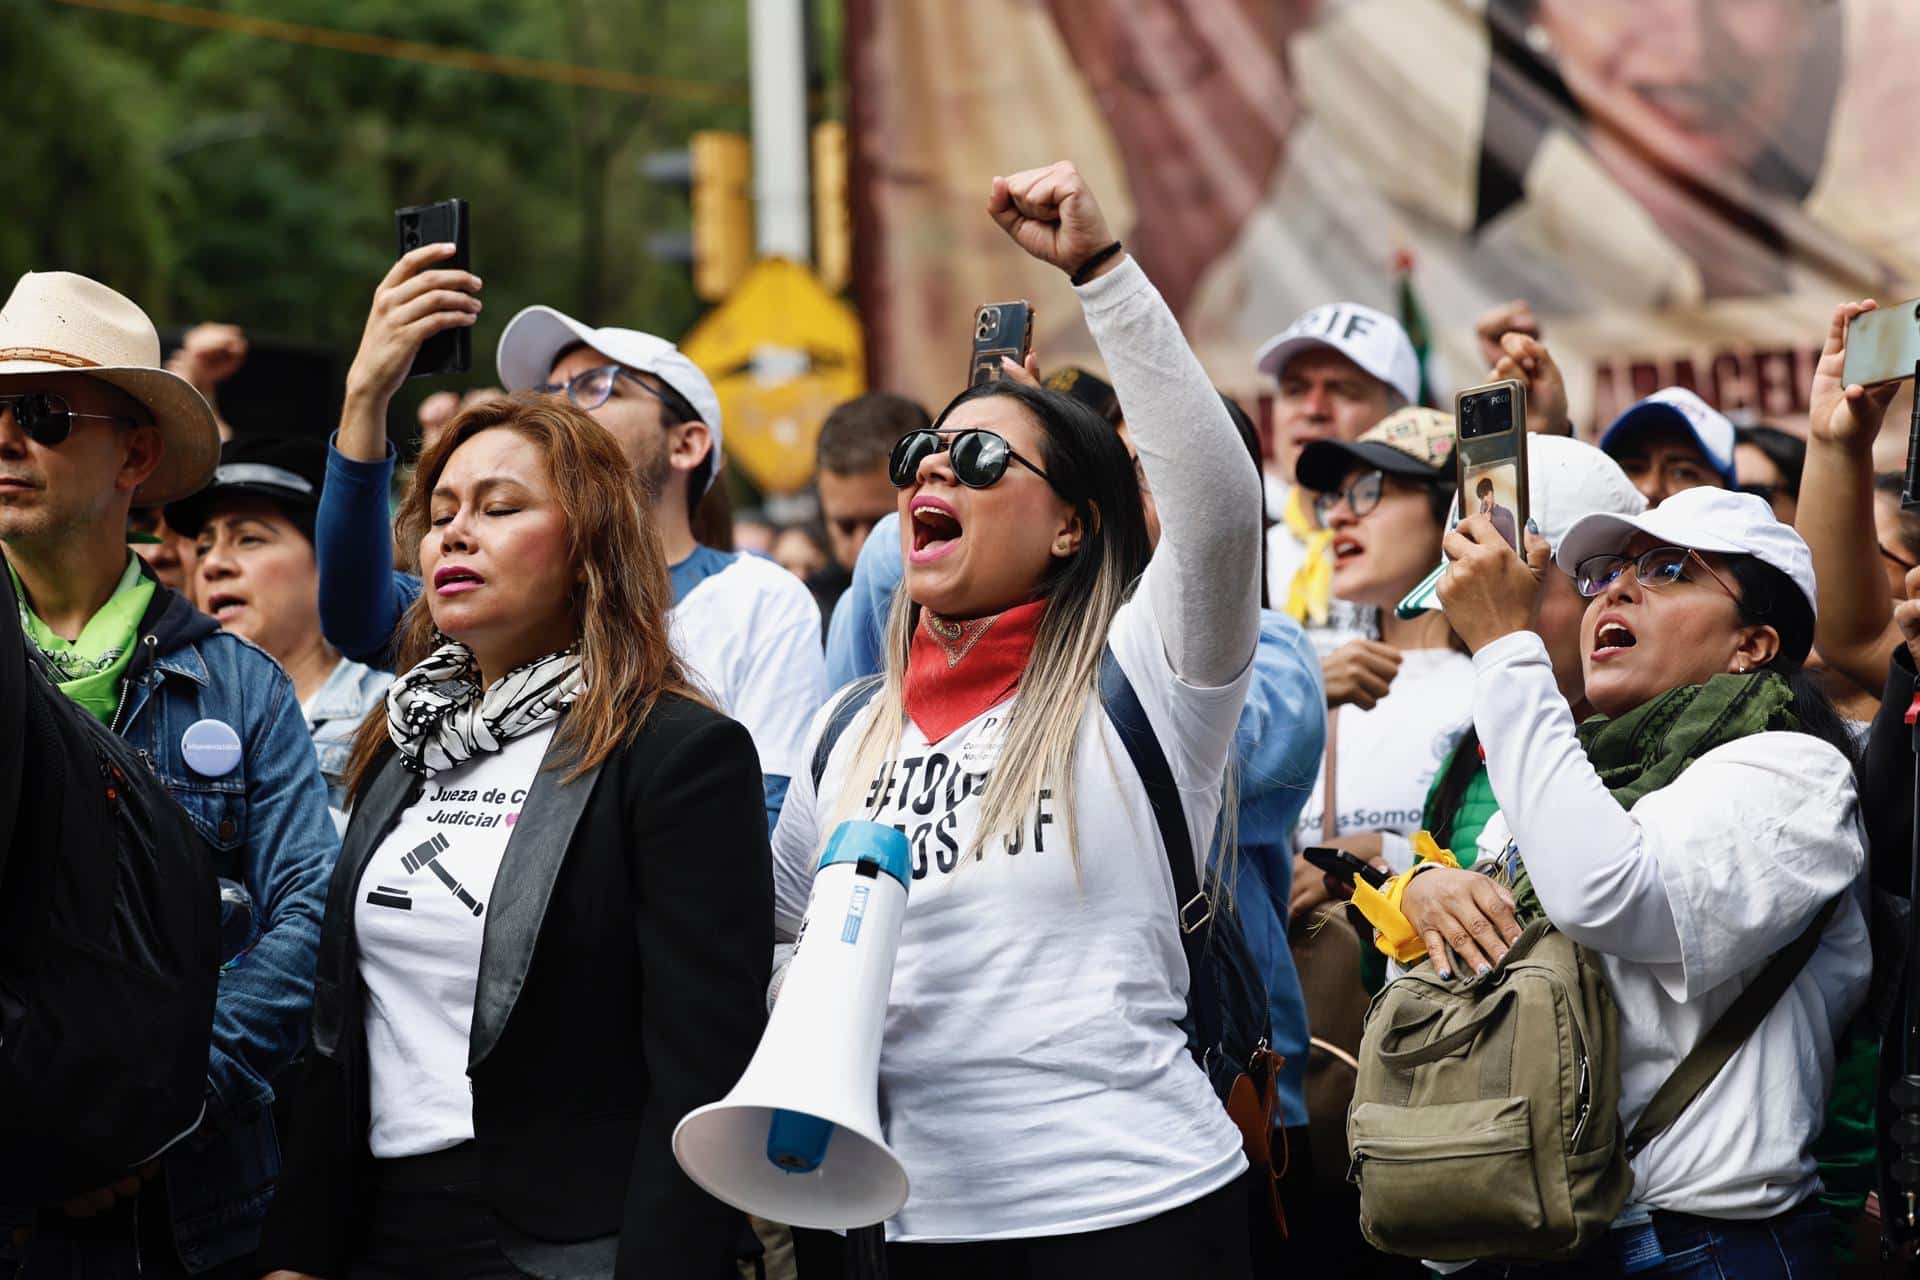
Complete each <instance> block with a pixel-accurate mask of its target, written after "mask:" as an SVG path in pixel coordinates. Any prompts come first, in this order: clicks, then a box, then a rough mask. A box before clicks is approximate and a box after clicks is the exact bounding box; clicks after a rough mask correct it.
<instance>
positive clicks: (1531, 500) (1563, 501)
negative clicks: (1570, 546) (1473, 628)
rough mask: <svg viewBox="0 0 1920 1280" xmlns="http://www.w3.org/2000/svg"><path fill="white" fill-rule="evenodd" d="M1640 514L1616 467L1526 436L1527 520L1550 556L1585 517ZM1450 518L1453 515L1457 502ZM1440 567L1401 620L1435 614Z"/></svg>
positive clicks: (1594, 455) (1573, 445)
mask: <svg viewBox="0 0 1920 1280" xmlns="http://www.w3.org/2000/svg"><path fill="white" fill-rule="evenodd" d="M1646 509H1647V500H1646V497H1645V496H1644V495H1643V494H1641V492H1640V491H1639V490H1638V489H1636V488H1634V487H1633V481H1631V480H1629V479H1627V473H1626V472H1624V471H1622V470H1621V469H1620V464H1619V463H1617V462H1615V461H1614V460H1613V459H1612V458H1609V457H1608V456H1607V455H1606V454H1604V453H1602V452H1600V451H1599V450H1598V449H1596V448H1594V447H1593V446H1592V445H1590V444H1586V443H1584V442H1582V441H1579V440H1575V439H1572V438H1571V437H1568V436H1545V435H1529V436H1528V437H1527V519H1528V520H1530V521H1531V522H1532V523H1533V526H1534V528H1535V529H1536V530H1538V532H1539V534H1540V536H1541V537H1543V538H1545V539H1546V540H1547V545H1548V546H1549V547H1551V548H1553V549H1554V550H1555V551H1558V550H1559V549H1560V546H1561V544H1562V543H1563V542H1565V541H1566V538H1567V534H1568V533H1569V532H1570V531H1571V530H1572V529H1573V527H1574V525H1576V524H1577V523H1579V522H1580V521H1581V520H1583V519H1585V518H1586V517H1588V516H1592V515H1620V516H1637V515H1639V514H1640V513H1641V512H1643V511H1645V510H1646ZM1454 513H1455V515H1456V516H1457V515H1458V513H1459V501H1458V499H1456V500H1455V504H1454ZM1446 568H1447V562H1446V560H1445V558H1444V557H1443V558H1442V559H1441V562H1440V567H1439V568H1438V569H1435V570H1434V571H1433V572H1432V573H1431V574H1429V575H1428V576H1427V578H1426V579H1425V580H1424V581H1422V582H1421V584H1420V585H1419V586H1417V587H1415V588H1414V589H1413V590H1412V591H1410V592H1408V593H1407V597H1406V599H1404V600H1402V601H1401V602H1400V604H1399V606H1398V612H1399V613H1400V614H1401V615H1402V616H1403V617H1404V616H1411V615H1412V614H1414V613H1418V612H1421V611H1423V610H1428V609H1434V610H1438V609H1440V594H1439V586H1440V579H1441V578H1443V577H1445V576H1446Z"/></svg>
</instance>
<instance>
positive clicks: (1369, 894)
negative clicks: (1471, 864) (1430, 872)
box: [1353, 831, 1460, 964]
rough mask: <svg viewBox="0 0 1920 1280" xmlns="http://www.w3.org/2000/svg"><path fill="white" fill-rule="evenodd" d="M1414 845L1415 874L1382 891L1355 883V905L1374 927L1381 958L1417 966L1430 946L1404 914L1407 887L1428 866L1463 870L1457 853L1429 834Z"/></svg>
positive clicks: (1391, 882) (1419, 836) (1421, 833)
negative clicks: (1402, 901) (1401, 905)
mask: <svg viewBox="0 0 1920 1280" xmlns="http://www.w3.org/2000/svg"><path fill="white" fill-rule="evenodd" d="M1412 844H1413V856H1414V865H1413V868H1412V869H1411V870H1409V871H1405V872H1402V873H1401V874H1400V875H1397V876H1395V877H1394V878H1393V879H1391V880H1389V881H1387V883H1386V887H1384V888H1381V889H1376V888H1374V887H1373V886H1372V885H1370V884H1367V883H1366V882H1365V881H1362V880H1356V881H1354V885H1353V905H1354V906H1355V907H1357V908H1359V910H1360V914H1361V915H1363V916H1365V917H1366V918H1367V923H1369V924H1371V925H1372V926H1373V945H1374V946H1376V947H1378V948H1379V949H1380V952H1381V954H1383V955H1385V956H1387V957H1389V958H1390V959H1393V960H1398V961H1399V962H1400V963H1401V964H1417V963H1418V962H1419V961H1420V960H1422V959H1424V958H1425V957H1426V954H1427V944H1426V943H1425V942H1423V941H1422V940H1421V938H1420V935H1419V933H1418V932H1417V931H1415V929H1414V927H1413V925H1412V923H1411V922H1409V921H1408V919H1407V917H1406V916H1405V915H1404V914H1403V913H1402V912H1401V910H1400V900H1401V899H1402V898H1403V897H1405V896H1406V892H1407V886H1408V885H1409V884H1411V883H1413V877H1414V876H1415V875H1417V874H1418V873H1419V872H1420V871H1422V870H1423V869H1424V868H1426V867H1428V866H1439V867H1452V868H1453V869H1455V870H1458V869H1459V867H1460V862H1459V860H1458V859H1456V858H1455V857H1454V856H1453V851H1452V850H1451V849H1442V848H1441V847H1440V845H1439V843H1438V842H1437V841H1436V840H1434V838H1433V836H1432V835H1431V834H1429V833H1428V832H1425V831H1416V832H1415V833H1414V835H1413V841H1412Z"/></svg>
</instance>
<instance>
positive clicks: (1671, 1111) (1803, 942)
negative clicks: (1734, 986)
mask: <svg viewBox="0 0 1920 1280" xmlns="http://www.w3.org/2000/svg"><path fill="white" fill-rule="evenodd" d="M1839 906H1840V899H1839V898H1835V899H1833V900H1832V901H1831V902H1829V903H1827V905H1825V906H1824V907H1821V908H1820V910H1819V912H1818V913H1817V914H1816V915H1815V916H1814V917H1813V923H1811V924H1809V925H1808V926H1807V927H1806V930H1805V932H1803V933H1802V934H1801V935H1800V936H1799V937H1798V938H1796V939H1794V941H1793V944H1792V945H1791V946H1789V947H1788V948H1787V949H1786V950H1785V951H1781V952H1777V953H1776V954H1775V955H1774V957H1773V959H1771V960H1769V961H1767V967H1766V968H1764V969H1762V970H1761V971H1760V973H1759V975H1758V976H1757V977H1755V978H1754V980H1753V981H1752V982H1750V983H1748V984H1747V988H1746V990H1744V991H1742V992H1741V993H1740V994H1739V995H1738V996H1736V997H1734V1001H1733V1003H1732V1004H1730V1005H1728V1006H1727V1011H1726V1012H1725V1013H1723V1014H1721V1015H1720V1018H1719V1020H1718V1021H1717V1022H1715V1023H1714V1024H1713V1025H1712V1026H1711V1027H1709V1028H1707V1034H1706V1035H1704V1036H1702V1037H1700V1043H1698V1044H1696V1045H1694V1046H1693V1050H1692V1052H1690V1053H1688V1054H1687V1056H1686V1057H1684V1058H1682V1059H1681V1060H1680V1065H1679V1066H1677V1067H1675V1068H1674V1069H1673V1074H1672V1075H1670V1076H1668V1077H1667V1078H1666V1081H1665V1083H1663V1084H1662V1085H1661V1086H1660V1087H1659V1088H1658V1089H1656V1090H1655V1091H1654V1094H1653V1098H1652V1100H1651V1101H1649V1102H1648V1103H1647V1108H1646V1110H1645V1111H1642V1112H1641V1113H1640V1119H1639V1121H1638V1122H1637V1123H1636V1124H1635V1125H1634V1126H1633V1132H1632V1133H1630V1134H1628V1135H1627V1155H1628V1156H1629V1157H1632V1156H1637V1155H1639V1154H1640V1153H1641V1152H1642V1151H1644V1150H1646V1147H1647V1144H1648V1143H1650V1142H1652V1141H1653V1140H1654V1139H1655V1138H1657V1137H1659V1136H1660V1135H1661V1134H1663V1133H1665V1132H1666V1131H1667V1128H1668V1126H1669V1125H1671V1124H1672V1123H1673V1122H1674V1121H1675V1120H1678V1119H1679V1118H1680V1113H1681V1112H1683V1111H1685V1110H1686V1109H1687V1108H1688V1107H1689V1106H1691V1105H1692V1103H1693V1100H1694V1099H1695V1098H1697V1097H1699V1096H1700V1095H1701V1093H1703V1092H1704V1091H1705V1090H1706V1087H1707V1086H1708V1085H1710V1084H1712V1083H1713V1080H1714V1077H1715V1076H1717V1075H1719V1074H1720V1069H1721V1068H1722V1067H1724V1066H1726V1065H1727V1060H1728V1059H1729V1058H1731V1057H1733V1055H1734V1054H1735V1053H1736V1052H1737V1051H1738V1050H1739V1048H1740V1046H1741V1045H1743V1044H1745V1043H1746V1042H1747V1037H1749V1036H1751V1035H1752V1034H1753V1033H1754V1032H1755V1031H1758V1030H1759V1029H1760V1024H1761V1023H1762V1022H1764V1021H1766V1017H1767V1014H1768V1013H1770V1012H1772V1010H1773V1006H1774V1005H1776V1004H1778V1003H1780V997H1781V996H1783V995H1785V994H1786V991H1787V988H1788V987H1790V986H1792V985H1793V980H1794V979H1795V978H1798V977H1799V976H1800V971H1801V970H1802V969H1804V968H1806V966H1807V961H1808V960H1811V959H1812V958H1813V953H1814V952H1815V951H1817V950H1818V949H1819V947H1820V936H1821V935H1822V934H1823V933H1825V932H1826V929H1827V924H1828V923H1829V922H1830V921H1831V920H1832V919H1833V913H1834V912H1835V911H1836V910H1837V909H1838V908H1839Z"/></svg>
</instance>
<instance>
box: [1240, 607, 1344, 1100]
mask: <svg viewBox="0 0 1920 1280" xmlns="http://www.w3.org/2000/svg"><path fill="white" fill-rule="evenodd" d="M1326 742H1327V710H1326V691H1325V686H1324V685H1323V684H1322V682H1321V677H1320V661H1319V659H1318V657H1317V656H1316V655H1315V654H1314V651H1313V646H1312V644H1311V643H1310V642H1309V641H1308V640H1307V636H1306V632H1305V631H1304V630H1302V629H1301V627H1300V624H1298V623H1297V622H1295V621H1294V620H1293V619H1292V618H1289V617H1287V616H1286V615H1284V614H1280V613H1276V612H1274V611H1272V610H1262V612H1261V615H1260V642H1259V645H1258V647H1257V648H1256V649H1255V650H1254V655H1253V681H1252V683H1251V684H1250V685H1249V686H1248V689H1247V702H1246V706H1245V707H1244V708H1243V709H1242V711H1241V713H1240V723H1239V725H1238V726H1237V728H1236V730H1235V732H1234V747H1235V751H1236V754H1237V758H1238V766H1237V767H1238V769H1239V774H1240V779H1239V781H1240V809H1239V821H1240V845H1239V862H1238V864H1237V872H1238V874H1237V875H1236V877H1235V880H1234V898H1235V902H1236V904H1237V905H1238V907H1239V909H1240V922H1241V927H1242V928H1243V929H1244V930H1245V931H1246V936H1247V946H1248V947H1249V949H1251V950H1252V952H1253V954H1254V960H1255V962H1256V963H1257V964H1258V965H1259V966H1260V969H1261V972H1262V974H1263V975H1264V976H1265V978H1266V982H1267V1013H1268V1017H1269V1018H1270V1019H1271V1021H1272V1024H1273V1047H1274V1048H1275V1050H1277V1051H1278V1052H1279V1053H1280V1054H1281V1055H1282V1056H1283V1057H1285V1058H1286V1065H1285V1066H1284V1067H1283V1068H1282V1069H1281V1072H1280V1082H1279V1095H1280V1118H1279V1121H1278V1122H1279V1123H1280V1124H1282V1125H1285V1126H1294V1125H1301V1124H1305V1123H1306V1122H1307V1110H1306V1098H1305V1080H1306V1061H1307V1034H1308V1030H1307V1007H1306V1000H1305V998H1304V997H1303V996H1302V994H1301V991H1300V977H1299V974H1298V973H1297V972H1296V971H1295V969H1294V967H1293V952H1292V949H1291V948H1290V947H1289V945H1288V942H1287V908H1288V902H1289V899H1290V898H1291V896H1292V893H1293V853H1294V850H1293V827H1294V824H1295V823H1296V822H1298V821H1299V820H1300V811H1301V809H1303V808H1304V807H1305V806H1306V802H1307V797H1308V795H1309V794H1311V793H1312V791H1313V783H1314V776H1315V775H1316V774H1317V773H1318V772H1319V771H1320V761H1321V755H1322V753H1323V752H1324V751H1325V749H1326Z"/></svg>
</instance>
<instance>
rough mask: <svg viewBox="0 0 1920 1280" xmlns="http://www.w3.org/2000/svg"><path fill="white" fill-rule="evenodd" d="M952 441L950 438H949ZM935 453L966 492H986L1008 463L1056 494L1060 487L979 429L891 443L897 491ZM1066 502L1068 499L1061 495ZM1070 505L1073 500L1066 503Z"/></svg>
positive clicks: (912, 435)
mask: <svg viewBox="0 0 1920 1280" xmlns="http://www.w3.org/2000/svg"><path fill="white" fill-rule="evenodd" d="M949 437H951V438H949ZM937 453H945V454H946V455H947V461H948V464H949V465H951V466H952V468H953V478H954V479H956V480H958V481H959V482H960V483H961V484H963V485H965V486H967V488H969V489H985V488H989V487H991V486H992V485H995V484H998V483H999V482H1000V477H1001V476H1004V475H1005V474H1007V466H1008V464H1009V463H1014V462H1017V463H1019V464H1020V465H1021V466H1023V467H1025V468H1026V469H1027V470H1029V471H1031V472H1033V474H1035V475H1037V476H1039V477H1040V478H1041V479H1042V480H1045V481H1046V482H1047V484H1048V485H1049V486H1050V487H1051V488H1052V489H1053V491H1054V492H1055V493H1060V486H1059V485H1057V484H1054V483H1053V477H1052V476H1050V475H1048V474H1047V473H1046V472H1044V471H1042V470H1041V469H1040V468H1039V467H1037V466H1035V465H1034V464H1033V463H1031V462H1029V461H1028V460H1027V459H1025V458H1023V457H1021V456H1020V455H1019V454H1018V453H1016V452H1014V448H1013V446H1012V445H1010V444H1008V443H1007V441H1006V437H1004V436H1000V435H996V434H995V433H993V432H991V431H986V430H982V429H981V428H979V427H971V428H968V429H967V430H965V431H935V430H933V429H931V428H927V429H923V430H920V431H909V432H908V433H907V434H906V435H904V436H901V437H900V439H899V440H897V441H896V442H895V443H894V446H893V456H892V457H891V458H889V459H888V460H887V475H888V477H889V478H890V479H892V481H893V486H894V488H896V489H907V488H911V487H912V485H913V482H914V481H915V480H916V479H917V478H918V477H919V475H920V464H921V463H923V462H925V461H926V460H927V459H928V458H931V457H933V456H934V455H935V454H937ZM1060 496H1061V497H1063V498H1065V497H1066V496H1067V495H1066V494H1064V493H1061V494H1060ZM1068 501H1072V499H1068Z"/></svg>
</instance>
